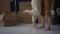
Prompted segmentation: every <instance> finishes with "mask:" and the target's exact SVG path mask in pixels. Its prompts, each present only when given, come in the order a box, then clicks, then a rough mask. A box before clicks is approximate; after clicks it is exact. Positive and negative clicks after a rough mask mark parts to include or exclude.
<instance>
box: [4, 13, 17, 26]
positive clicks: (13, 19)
mask: <svg viewBox="0 0 60 34" xmlns="http://www.w3.org/2000/svg"><path fill="white" fill-rule="evenodd" d="M17 24H18V18H17V15H16V14H10V15H6V16H5V17H4V26H14V25H17Z"/></svg>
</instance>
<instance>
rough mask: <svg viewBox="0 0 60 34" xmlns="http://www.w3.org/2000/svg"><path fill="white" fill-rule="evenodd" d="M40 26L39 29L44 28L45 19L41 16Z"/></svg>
mask: <svg viewBox="0 0 60 34" xmlns="http://www.w3.org/2000/svg"><path fill="white" fill-rule="evenodd" d="M40 20H41V26H40V28H44V27H45V17H43V16H41V19H40Z"/></svg>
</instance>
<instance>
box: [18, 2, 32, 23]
mask: <svg viewBox="0 0 60 34" xmlns="http://www.w3.org/2000/svg"><path fill="white" fill-rule="evenodd" d="M19 5H20V7H19V10H20V11H19V12H18V16H19V22H20V23H28V24H29V23H32V20H31V15H29V14H23V13H22V12H23V11H24V10H25V9H30V8H31V3H30V2H20V4H19Z"/></svg>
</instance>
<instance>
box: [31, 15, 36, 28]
mask: <svg viewBox="0 0 60 34" xmlns="http://www.w3.org/2000/svg"><path fill="white" fill-rule="evenodd" d="M35 21H36V16H32V26H33V28H36V23H35Z"/></svg>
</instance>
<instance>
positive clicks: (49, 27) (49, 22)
mask: <svg viewBox="0 0 60 34" xmlns="http://www.w3.org/2000/svg"><path fill="white" fill-rule="evenodd" d="M50 29H51V17H48V27H47V29H46V30H50Z"/></svg>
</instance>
